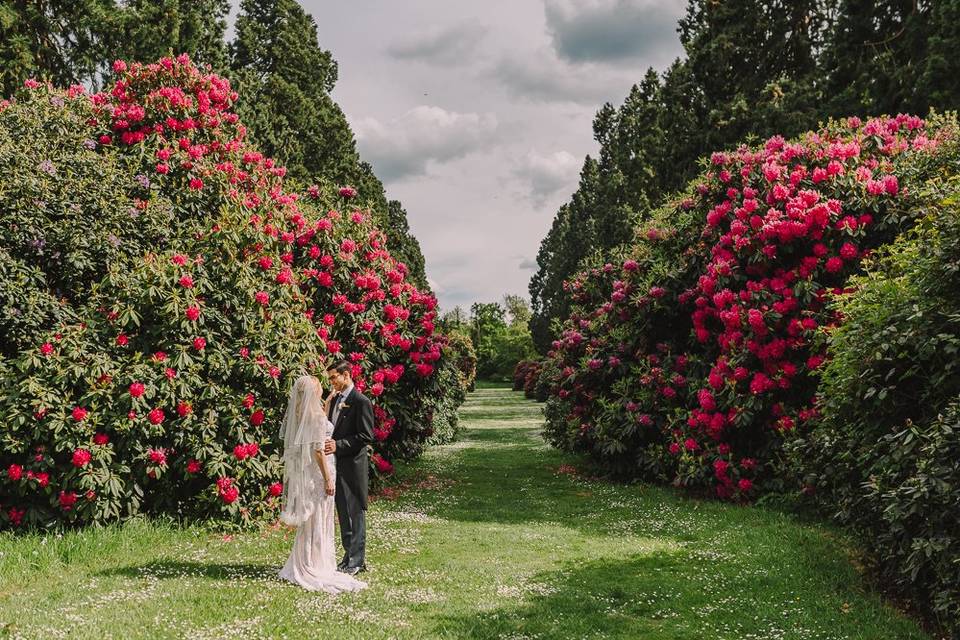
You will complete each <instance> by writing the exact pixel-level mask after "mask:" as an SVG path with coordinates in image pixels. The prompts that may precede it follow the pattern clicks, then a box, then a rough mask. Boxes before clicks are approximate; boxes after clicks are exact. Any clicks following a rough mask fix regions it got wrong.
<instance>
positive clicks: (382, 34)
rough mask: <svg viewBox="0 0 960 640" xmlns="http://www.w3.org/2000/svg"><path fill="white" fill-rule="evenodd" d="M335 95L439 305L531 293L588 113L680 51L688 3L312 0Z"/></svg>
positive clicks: (589, 146)
mask: <svg viewBox="0 0 960 640" xmlns="http://www.w3.org/2000/svg"><path fill="white" fill-rule="evenodd" d="M301 4H302V5H303V7H304V8H305V9H306V10H307V12H308V13H310V14H312V15H313V16H314V18H315V19H316V21H317V26H318V32H319V38H320V44H321V46H323V47H324V48H327V49H329V50H330V51H331V52H332V53H333V56H334V58H335V59H336V60H337V62H338V64H339V67H340V80H339V81H338V83H337V86H336V87H335V89H334V91H333V96H334V98H335V99H336V101H337V102H338V103H339V104H340V106H341V108H342V109H343V110H344V112H345V113H346V115H347V118H348V119H349V121H350V125H351V127H352V128H353V131H354V133H355V135H356V136H357V141H358V144H359V148H360V153H361V156H362V157H363V159H365V160H367V161H368V162H370V163H371V164H373V166H374V170H375V172H376V174H377V175H378V176H379V177H380V179H381V180H383V182H384V184H385V186H386V189H387V196H388V197H389V198H391V199H398V200H400V201H401V202H403V205H404V207H405V208H406V210H407V212H408V215H409V220H410V226H411V228H412V231H413V233H414V235H415V236H416V237H417V239H418V240H419V241H420V245H421V247H422V248H423V253H424V256H425V257H426V261H427V275H428V277H429V278H430V281H431V283H432V284H433V287H434V290H435V292H436V293H437V296H438V297H439V300H440V305H441V307H442V309H443V310H445V311H446V310H450V309H452V308H453V307H454V306H455V305H463V306H464V307H466V308H469V306H470V304H471V303H473V302H477V301H480V302H490V301H497V300H499V299H500V298H501V297H502V296H503V295H504V294H505V293H515V294H521V295H523V296H525V297H526V296H527V283H528V282H529V280H530V276H531V275H532V274H533V270H534V266H535V259H536V255H537V249H538V248H539V246H540V241H541V239H542V238H543V237H544V235H545V234H546V232H547V230H548V229H549V228H550V224H551V222H552V220H553V215H554V213H555V212H556V210H557V208H558V207H559V206H560V205H561V204H562V203H563V202H564V201H566V200H567V199H568V197H569V196H570V194H571V193H572V192H573V191H574V190H575V189H576V185H577V178H578V173H579V169H580V166H581V165H582V163H583V159H584V156H585V155H586V154H588V153H590V154H595V152H596V149H597V145H596V143H595V142H594V140H593V136H592V129H591V122H592V119H593V116H594V114H595V113H596V111H597V109H598V108H599V107H600V106H601V105H602V104H603V103H604V102H606V101H610V102H613V103H614V104H616V105H619V104H620V103H622V101H623V99H624V97H625V96H626V95H627V92H628V91H629V90H630V87H631V85H633V84H634V83H636V82H639V81H640V80H641V79H642V77H643V74H644V72H645V71H646V69H647V68H648V67H650V66H653V67H655V68H657V69H658V70H663V69H665V68H666V66H667V65H669V64H670V62H672V61H673V60H674V58H676V57H677V56H679V55H681V53H682V49H681V47H680V43H679V40H678V37H677V33H676V22H677V19H678V18H679V17H680V15H681V14H682V13H683V10H684V6H685V5H686V1H685V0H485V1H484V2H475V1H466V0H459V1H455V0H402V1H400V0H353V1H351V2H346V1H339V2H333V1H330V0H326V1H323V0H301Z"/></svg>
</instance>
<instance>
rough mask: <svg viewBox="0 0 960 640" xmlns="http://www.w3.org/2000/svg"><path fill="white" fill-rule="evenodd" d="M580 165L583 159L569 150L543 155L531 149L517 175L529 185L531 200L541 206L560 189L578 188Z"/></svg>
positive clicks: (522, 161) (521, 163) (518, 168)
mask: <svg viewBox="0 0 960 640" xmlns="http://www.w3.org/2000/svg"><path fill="white" fill-rule="evenodd" d="M580 165H581V161H580V160H578V159H577V158H576V157H575V156H574V155H573V154H572V153H569V152H567V151H562V150H561V151H555V152H554V153H549V154H546V155H543V154H540V153H538V152H536V151H532V150H531V151H529V152H528V153H527V155H526V156H524V158H523V159H522V160H521V161H520V163H519V166H518V167H517V170H516V172H515V175H516V176H517V177H518V178H519V179H520V180H521V181H522V182H523V183H524V184H525V186H526V187H527V190H528V195H529V197H530V200H531V202H533V203H534V205H536V206H537V207H538V208H539V207H542V206H543V205H544V204H546V202H547V200H548V199H549V198H551V196H553V195H555V194H556V193H557V192H558V191H560V190H562V189H566V190H567V191H569V192H573V191H574V190H575V189H576V185H577V178H578V176H579V174H580ZM564 195H567V194H564Z"/></svg>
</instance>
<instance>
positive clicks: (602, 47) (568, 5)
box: [544, 0, 686, 64]
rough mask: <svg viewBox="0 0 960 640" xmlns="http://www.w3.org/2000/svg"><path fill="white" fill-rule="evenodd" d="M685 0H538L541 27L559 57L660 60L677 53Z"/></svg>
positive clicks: (590, 60) (597, 60) (576, 61)
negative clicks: (542, 14)
mask: <svg viewBox="0 0 960 640" xmlns="http://www.w3.org/2000/svg"><path fill="white" fill-rule="evenodd" d="M685 5H686V2H685V0H544V9H545V14H546V22H547V30H548V31H549V33H550V36H551V39H552V41H553V46H554V49H555V50H556V52H557V55H559V56H560V57H561V58H563V59H564V60H568V61H570V62H574V63H581V62H617V61H632V60H637V59H645V60H646V61H647V62H646V63H647V64H652V63H654V61H657V62H659V63H661V64H663V63H666V62H668V61H669V60H670V59H672V58H674V57H676V56H677V55H680V53H681V51H682V50H681V48H680V46H679V42H678V39H677V19H678V18H679V17H680V16H681V15H682V14H683V11H684V6H685Z"/></svg>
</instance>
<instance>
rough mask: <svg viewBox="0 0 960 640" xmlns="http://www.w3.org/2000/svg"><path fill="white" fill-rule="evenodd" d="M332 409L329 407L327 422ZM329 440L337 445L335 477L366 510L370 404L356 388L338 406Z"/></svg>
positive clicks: (371, 433) (371, 418)
mask: <svg viewBox="0 0 960 640" xmlns="http://www.w3.org/2000/svg"><path fill="white" fill-rule="evenodd" d="M333 409H334V407H333V403H331V406H330V417H331V418H332V416H333ZM332 437H333V439H334V441H336V443H337V450H336V452H335V455H336V460H337V477H338V478H340V479H342V481H343V482H345V483H346V484H347V485H348V486H349V487H350V490H351V492H352V493H353V494H354V495H355V496H356V497H357V499H358V500H360V503H361V505H362V506H363V508H364V509H366V508H367V487H368V484H369V475H370V455H369V449H368V445H370V444H372V443H373V404H372V403H371V402H370V399H369V398H367V396H365V395H363V394H362V393H360V392H359V391H358V390H357V388H356V387H354V388H353V391H351V392H350V395H348V396H347V397H346V399H345V400H344V401H343V404H342V405H340V415H339V416H337V423H336V424H335V425H333V436H332Z"/></svg>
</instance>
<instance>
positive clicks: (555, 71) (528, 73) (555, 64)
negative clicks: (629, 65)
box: [494, 49, 640, 107]
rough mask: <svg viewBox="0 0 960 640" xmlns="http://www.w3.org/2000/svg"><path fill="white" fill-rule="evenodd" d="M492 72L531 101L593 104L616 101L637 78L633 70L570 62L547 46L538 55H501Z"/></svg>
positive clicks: (512, 92)
mask: <svg viewBox="0 0 960 640" xmlns="http://www.w3.org/2000/svg"><path fill="white" fill-rule="evenodd" d="M494 75H495V77H496V78H497V80H498V81H499V82H500V83H501V84H502V85H503V86H504V88H505V89H506V90H507V91H508V92H509V93H511V94H513V95H514V96H516V97H518V98H521V99H523V100H529V101H531V102H569V103H574V104H580V105H586V106H590V107H595V106H596V105H598V104H600V103H603V102H605V101H608V100H619V99H621V98H622V97H623V95H624V94H626V92H627V91H628V90H629V89H630V87H631V86H632V84H633V83H634V82H636V81H638V80H639V79H640V77H639V76H637V74H635V73H631V72H624V71H616V70H612V69H605V68H601V67H598V66H596V65H571V64H568V63H566V62H564V61H562V60H559V59H558V58H557V57H556V55H554V53H553V51H552V50H550V49H548V50H546V51H543V52H541V55H532V56H528V57H524V58H504V59H503V60H501V61H500V63H499V64H498V65H497V66H496V68H495V69H494Z"/></svg>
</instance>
